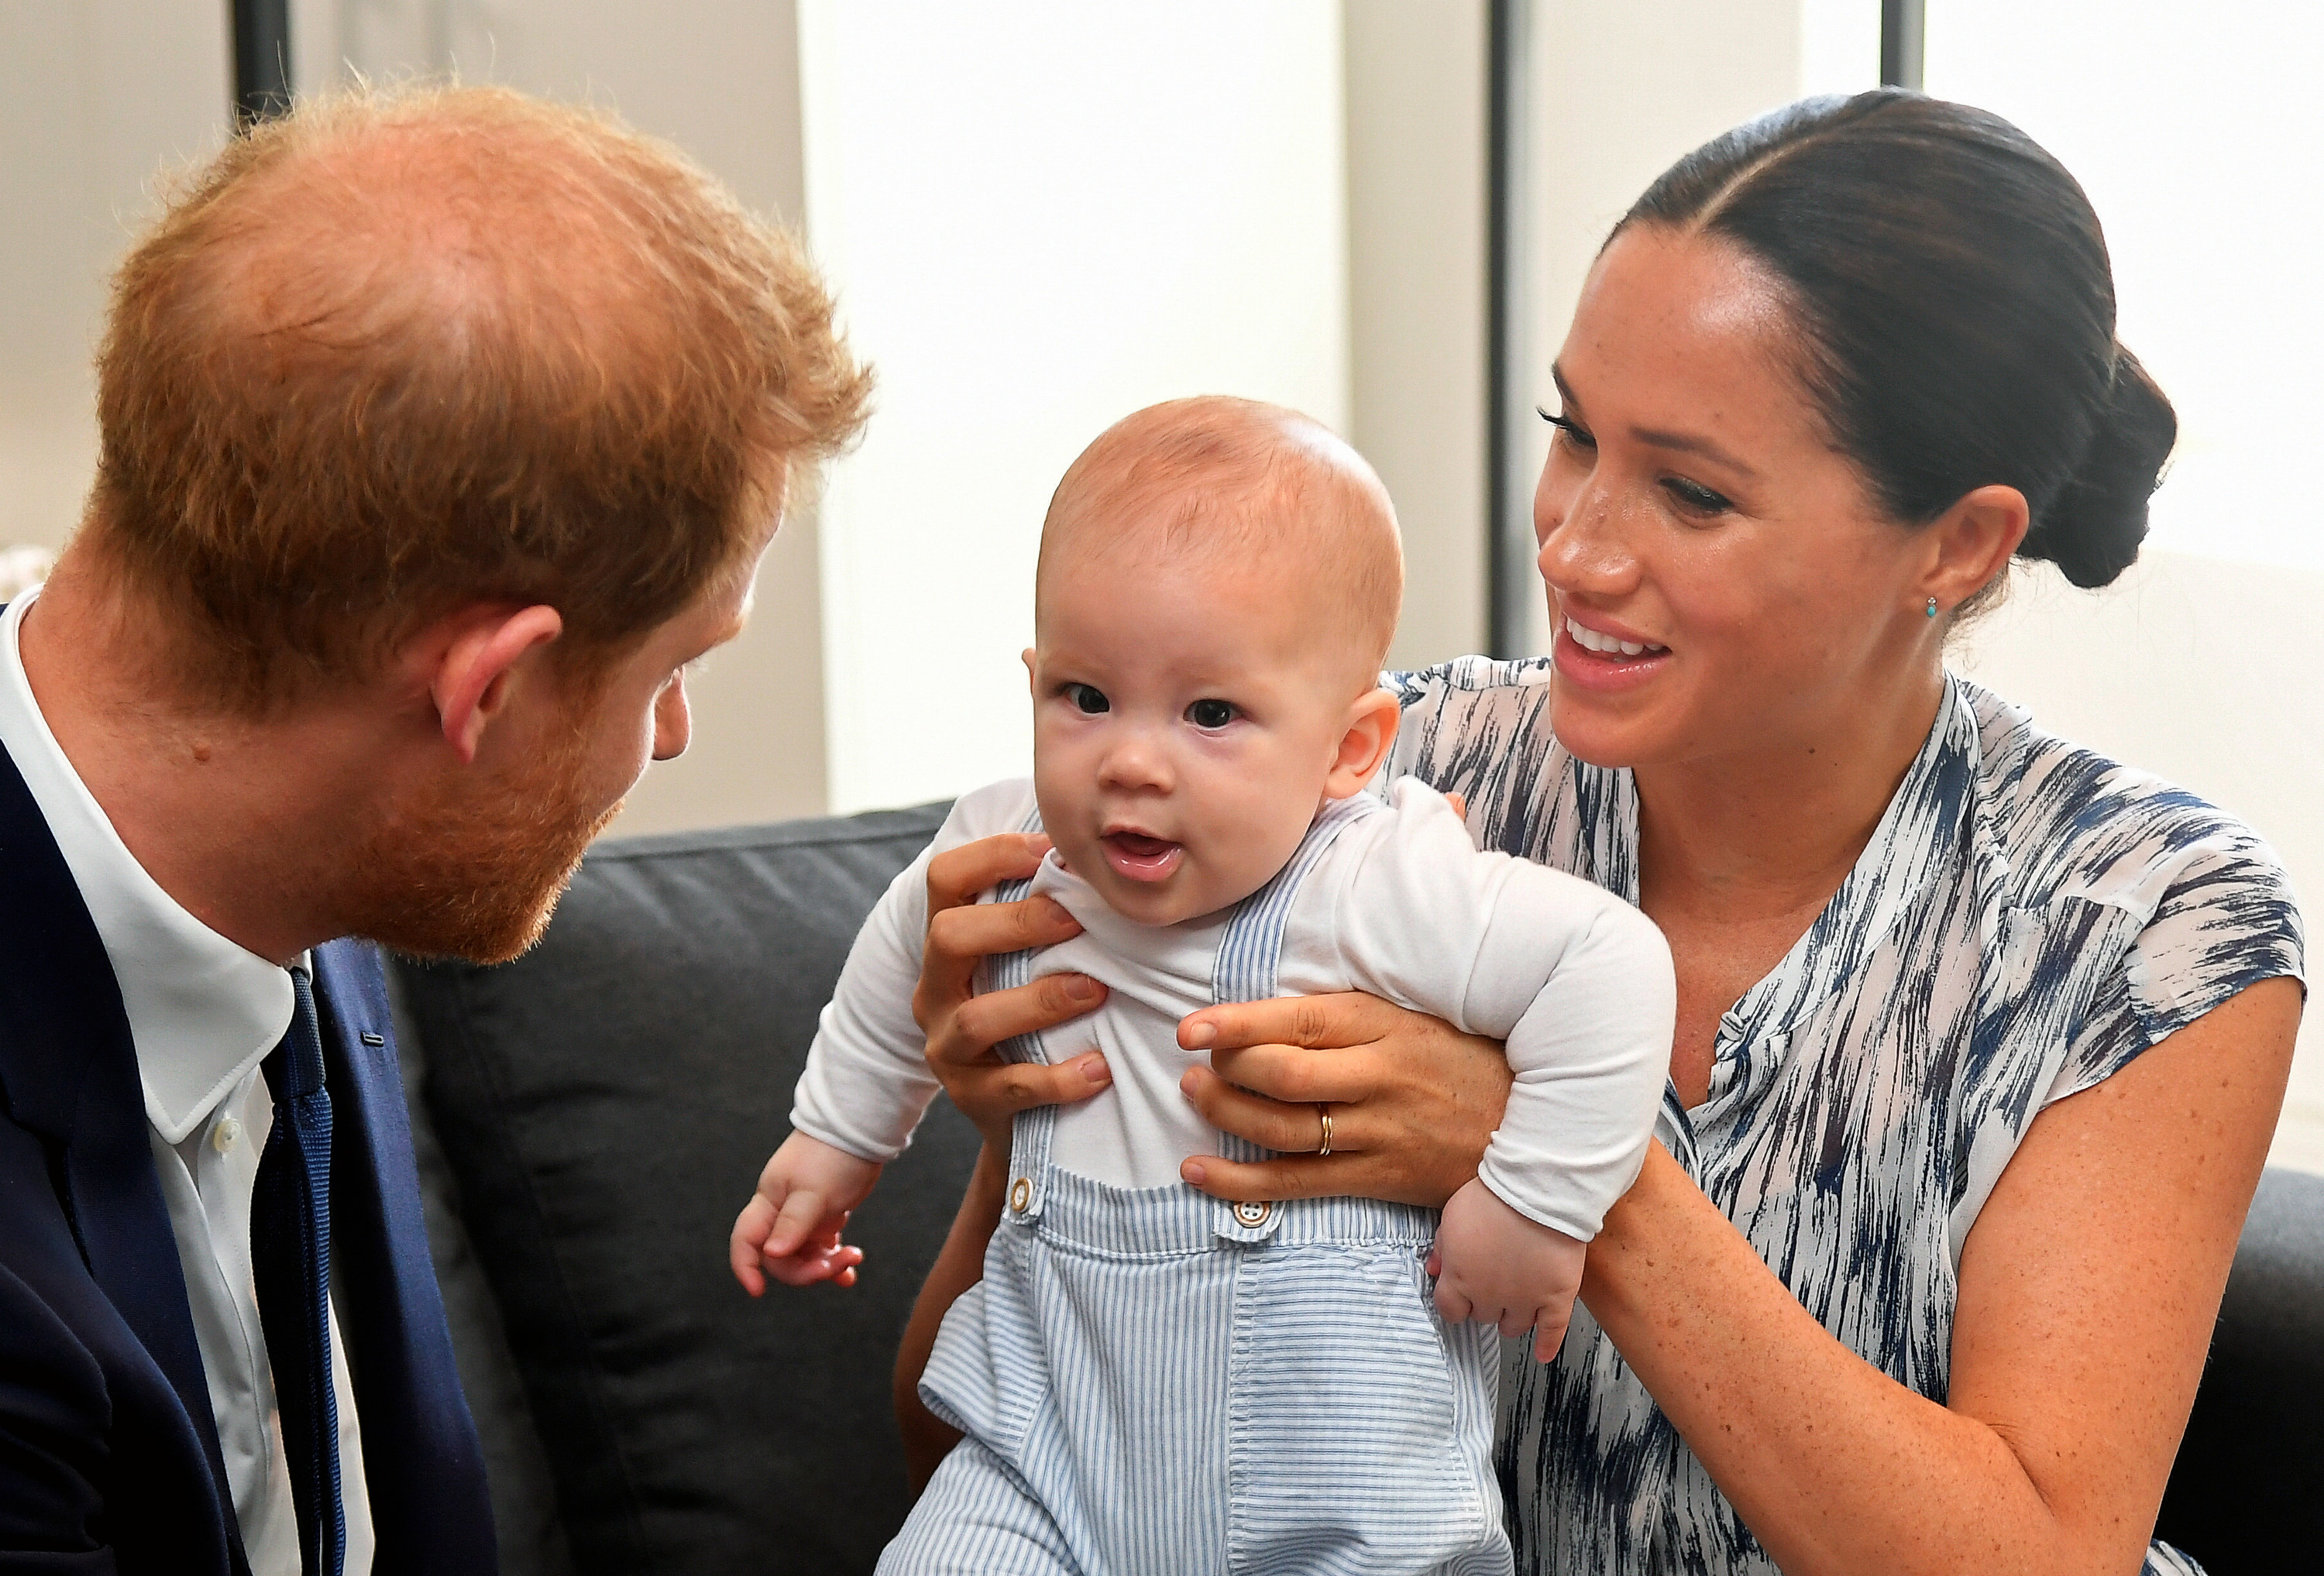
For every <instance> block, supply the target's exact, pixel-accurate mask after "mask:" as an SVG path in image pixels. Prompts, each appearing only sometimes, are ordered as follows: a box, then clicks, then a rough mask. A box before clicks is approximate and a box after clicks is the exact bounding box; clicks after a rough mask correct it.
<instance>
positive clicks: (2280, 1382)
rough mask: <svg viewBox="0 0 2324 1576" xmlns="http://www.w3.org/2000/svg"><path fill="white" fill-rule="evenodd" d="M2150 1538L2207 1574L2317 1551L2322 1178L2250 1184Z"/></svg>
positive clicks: (2323, 1394)
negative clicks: (2191, 1405)
mask: <svg viewBox="0 0 2324 1576" xmlns="http://www.w3.org/2000/svg"><path fill="white" fill-rule="evenodd" d="M2155 1531H2156V1533H2157V1534H2158V1535H2160V1536H2162V1537H2164V1538H2167V1539H2169V1540H2170V1541H2171V1542H2172V1543H2173V1544H2177V1545H2178V1546H2179V1547H2180V1548H2182V1549H2184V1550H2186V1551H2187V1553H2190V1554H2192V1555H2194V1556H2195V1557H2196V1558H2197V1559H2198V1560H2200V1561H2201V1562H2203V1564H2204V1566H2205V1567H2206V1568H2207V1569H2208V1570H2209V1571H2210V1572H2211V1576H2236V1573H2237V1572H2239V1571H2294V1570H2299V1569H2301V1568H2303V1567H2306V1566H2307V1563H2308V1562H2309V1561H2310V1560H2312V1559H2314V1558H2316V1551H2317V1550H2318V1549H2319V1548H2324V1176H2310V1175H2307V1174H2305V1173H2303V1172H2298V1171H2280V1170H2271V1171H2269V1172H2267V1173H2266V1174H2265V1175H2263V1176H2262V1177H2261V1178H2260V1184H2259V1195H2258V1196H2257V1197H2256V1198H2255V1199H2253V1200H2252V1207H2251V1215H2250V1217H2249V1218H2248V1219H2247V1220H2246V1221H2245V1222H2244V1232H2243V1240H2242V1241H2241V1243H2240V1244H2239V1245H2238V1246H2237V1247H2236V1263H2235V1267H2234V1268H2233V1269H2232V1270H2230V1271H2229V1272H2228V1275H2227V1300H2226V1301H2225V1302H2224V1303H2223V1304H2221V1306H2220V1308H2219V1325H2218V1332H2216V1333H2215V1334H2214V1335H2213V1336H2212V1338H2211V1359H2210V1363H2209V1366H2208V1367H2207V1368H2206V1369H2204V1370H2203V1385H2202V1388H2201V1389H2200V1390H2199V1392H2198V1393H2197V1394H2196V1396H2195V1412H2194V1415H2193V1416H2192V1417H2190V1418H2189V1419H2188V1421H2187V1437H2186V1440H2185V1441H2184V1442H2182V1443H2181V1445H2180V1447H2179V1461H2178V1464H2177V1465H2176V1466H2174V1467H2173V1468H2172V1471H2171V1487H2170V1490H2169V1492H2168V1493H2166V1494H2165V1495H2164V1496H2163V1515H2162V1517H2161V1519H2160V1521H2159V1522H2158V1523H2157V1524H2156V1527H2155Z"/></svg>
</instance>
